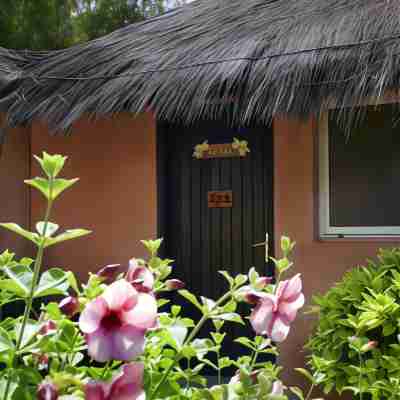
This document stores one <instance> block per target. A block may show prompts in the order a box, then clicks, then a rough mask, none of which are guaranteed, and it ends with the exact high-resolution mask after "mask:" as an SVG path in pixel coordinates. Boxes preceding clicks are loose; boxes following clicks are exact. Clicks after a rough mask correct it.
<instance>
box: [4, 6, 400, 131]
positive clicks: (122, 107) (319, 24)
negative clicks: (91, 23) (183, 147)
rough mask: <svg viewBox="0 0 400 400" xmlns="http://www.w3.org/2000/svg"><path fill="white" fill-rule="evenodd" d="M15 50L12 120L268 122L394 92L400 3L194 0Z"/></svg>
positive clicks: (10, 64) (10, 65) (9, 70)
mask: <svg viewBox="0 0 400 400" xmlns="http://www.w3.org/2000/svg"><path fill="white" fill-rule="evenodd" d="M4 54H6V56H5V57H4ZM10 54H11V57H10V56H9V57H7V52H6V51H5V50H2V51H1V52H0V76H1V78H0V102H1V101H2V100H3V98H7V96H8V99H10V97H9V96H10V91H9V90H2V89H4V88H2V86H4V83H3V82H4V81H5V82H6V85H5V87H6V88H7V82H9V81H11V82H12V81H14V83H13V85H14V86H13V87H14V91H13V95H14V96H13V101H12V104H10V107H9V110H8V111H9V124H10V125H16V124H21V123H27V122H30V121H31V120H32V119H35V118H40V119H44V120H47V121H48V122H49V123H50V125H51V126H52V127H53V128H60V129H67V128H68V127H70V126H71V124H72V123H73V122H74V121H75V120H77V119H78V118H79V117H80V116H82V115H83V114H86V113H88V114H90V115H104V114H113V113H118V112H121V111H129V112H133V113H137V112H141V111H143V110H145V109H147V108H148V107H150V108H151V109H153V110H154V111H155V112H156V114H157V116H158V117H159V118H161V119H168V120H174V121H181V122H192V121H195V120H196V119H202V118H204V119H218V118H223V117H228V118H230V120H232V119H235V120H236V122H240V123H245V122H249V121H252V120H254V121H257V122H268V121H270V119H271V117H272V116H273V115H275V114H277V113H292V114H300V115H307V114H309V113H313V112H317V111H319V110H320V108H321V106H323V105H324V104H326V102H327V101H335V102H336V104H337V106H338V107H343V106H346V105H349V104H352V103H357V102H358V101H359V100H360V99H362V98H364V97H365V96H370V95H372V96H378V97H379V96H381V95H382V94H383V93H384V92H385V91H386V90H387V89H399V88H400V81H399V78H400V76H399V73H400V66H399V65H400V64H399V62H398V61H399V54H400V1H399V0H352V1H349V0H245V1H243V0H197V1H195V2H193V3H190V4H189V5H187V6H184V7H181V8H178V9H176V10H174V11H171V12H169V13H167V14H165V15H163V16H160V17H157V18H154V19H150V20H147V21H145V22H142V23H138V24H135V25H131V26H129V27H126V28H123V29H121V30H119V31H116V32H114V33H113V34H110V35H108V36H105V37H104V38H101V39H98V40H94V41H92V42H89V43H86V44H83V45H79V46H76V47H72V48H69V49H66V50H61V51H55V52H48V53H43V54H32V53H25V54H23V55H21V53H10ZM13 57H14V58H15V57H16V58H18V57H21V58H22V60H21V59H20V60H18V59H17V60H14V59H13ZM3 59H5V60H6V61H5V63H4V61H3ZM4 64H5V65H6V67H5V68H4V67H3V68H2V67H1V66H2V65H4ZM8 86H9V85H8ZM4 93H5V94H4Z"/></svg>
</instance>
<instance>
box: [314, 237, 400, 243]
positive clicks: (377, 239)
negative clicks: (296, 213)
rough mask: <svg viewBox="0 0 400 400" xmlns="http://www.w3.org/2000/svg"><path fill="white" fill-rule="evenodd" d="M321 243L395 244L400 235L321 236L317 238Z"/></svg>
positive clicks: (398, 240)
mask: <svg viewBox="0 0 400 400" xmlns="http://www.w3.org/2000/svg"><path fill="white" fill-rule="evenodd" d="M317 241H319V242H380V243H394V242H399V244H400V235H381V236H380V235H320V236H318V237H317Z"/></svg>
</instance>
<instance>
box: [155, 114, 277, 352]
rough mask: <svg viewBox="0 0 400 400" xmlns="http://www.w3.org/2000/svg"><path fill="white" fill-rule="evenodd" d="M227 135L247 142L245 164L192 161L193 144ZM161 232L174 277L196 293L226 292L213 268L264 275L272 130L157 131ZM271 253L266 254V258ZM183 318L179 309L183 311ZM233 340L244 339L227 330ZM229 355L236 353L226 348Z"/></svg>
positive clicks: (267, 269) (213, 126)
mask: <svg viewBox="0 0 400 400" xmlns="http://www.w3.org/2000/svg"><path fill="white" fill-rule="evenodd" d="M234 137H238V138H240V139H245V140H247V141H248V142H249V148H250V153H249V154H248V155H247V157H245V158H218V159H205V160H197V159H195V158H193V149H194V147H195V145H197V144H199V143H202V142H203V141H205V140H208V141H209V143H210V144H213V143H215V144H216V143H231V142H232V141H233V138H234ZM159 146H160V154H161V155H162V157H161V158H160V160H159V161H160V164H159V179H160V180H162V181H163V184H161V185H160V187H162V188H164V189H163V190H162V191H163V193H162V194H161V197H160V203H161V204H162V209H161V210H162V211H161V215H160V218H161V221H162V227H161V232H160V233H161V234H162V236H164V239H165V240H164V253H165V254H164V255H165V256H167V257H168V258H172V259H174V260H175V263H174V276H176V277H178V278H179V279H182V280H183V281H184V282H185V283H186V285H187V287H188V289H189V290H191V291H193V292H194V293H195V294H197V295H202V296H206V297H209V298H213V299H216V298H218V297H219V296H220V295H221V294H222V293H223V292H224V291H225V289H226V287H227V286H226V283H225V280H224V278H222V277H221V276H220V275H219V274H218V271H219V270H227V271H229V272H230V273H231V274H232V275H236V274H239V273H244V274H247V272H248V270H249V269H250V268H251V267H252V266H255V267H256V268H257V270H258V271H259V272H260V273H262V274H269V275H270V274H271V266H270V265H269V266H266V263H265V250H264V248H263V247H256V248H255V247H253V245H254V244H255V243H260V242H264V240H265V233H266V232H268V233H269V235H270V236H269V237H270V242H269V247H270V249H272V248H273V246H272V240H273V237H272V233H273V230H272V198H273V197H272V176H273V175H272V166H273V161H272V132H271V128H268V127H250V128H241V129H235V128H228V127H226V126H224V125H223V124H221V123H215V122H212V123H211V122H209V123H201V124H198V125H195V126H191V127H182V126H179V125H167V126H161V127H160V129H159ZM228 190H229V191H232V193H233V205H232V208H209V207H208V201H207V199H208V196H207V195H208V192H209V191H228ZM271 255H272V254H271ZM185 312H186V310H185ZM227 329H229V332H230V333H231V335H230V336H232V333H233V334H234V335H238V334H244V335H246V334H250V332H249V331H248V330H243V329H239V328H238V327H235V328H232V326H229V327H228V328H227ZM230 351H231V352H236V351H237V350H234V348H233V347H231V350H230Z"/></svg>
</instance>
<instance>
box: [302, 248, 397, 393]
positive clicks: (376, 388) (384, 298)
mask: <svg viewBox="0 0 400 400" xmlns="http://www.w3.org/2000/svg"><path fill="white" fill-rule="evenodd" d="M314 303H315V304H316V305H317V306H318V309H319V321H318V325H317V327H316V330H315V333H314V334H313V336H312V337H311V338H310V340H309V342H308V344H307V346H306V347H307V348H308V349H309V350H311V356H310V359H309V364H310V367H311V369H312V371H313V374H314V377H315V380H316V381H317V383H318V384H319V385H320V386H322V387H323V389H324V391H325V392H326V393H329V392H331V391H334V390H336V391H337V392H338V393H342V392H344V391H352V392H353V393H354V394H355V395H357V397H360V398H362V397H363V395H365V396H364V398H365V399H366V398H371V399H373V400H378V399H379V400H384V399H400V344H399V338H400V336H399V333H400V331H399V330H400V249H397V248H396V249H392V250H380V252H379V254H378V262H376V263H375V262H371V261H370V262H368V264H367V266H365V267H358V268H355V269H353V270H351V271H350V272H347V273H346V274H345V275H344V277H343V279H342V281H341V282H339V283H338V284H336V285H335V286H334V287H332V288H331V289H330V290H329V291H328V292H327V293H326V294H325V295H324V296H317V297H315V298H314ZM360 392H361V393H360Z"/></svg>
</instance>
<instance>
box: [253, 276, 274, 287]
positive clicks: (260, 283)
mask: <svg viewBox="0 0 400 400" xmlns="http://www.w3.org/2000/svg"><path fill="white" fill-rule="evenodd" d="M272 282H273V278H272V277H271V276H262V277H261V278H258V279H257V280H256V282H255V285H254V286H255V287H256V288H257V289H258V290H262V289H264V288H265V287H266V286H267V285H270V284H271V283H272Z"/></svg>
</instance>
